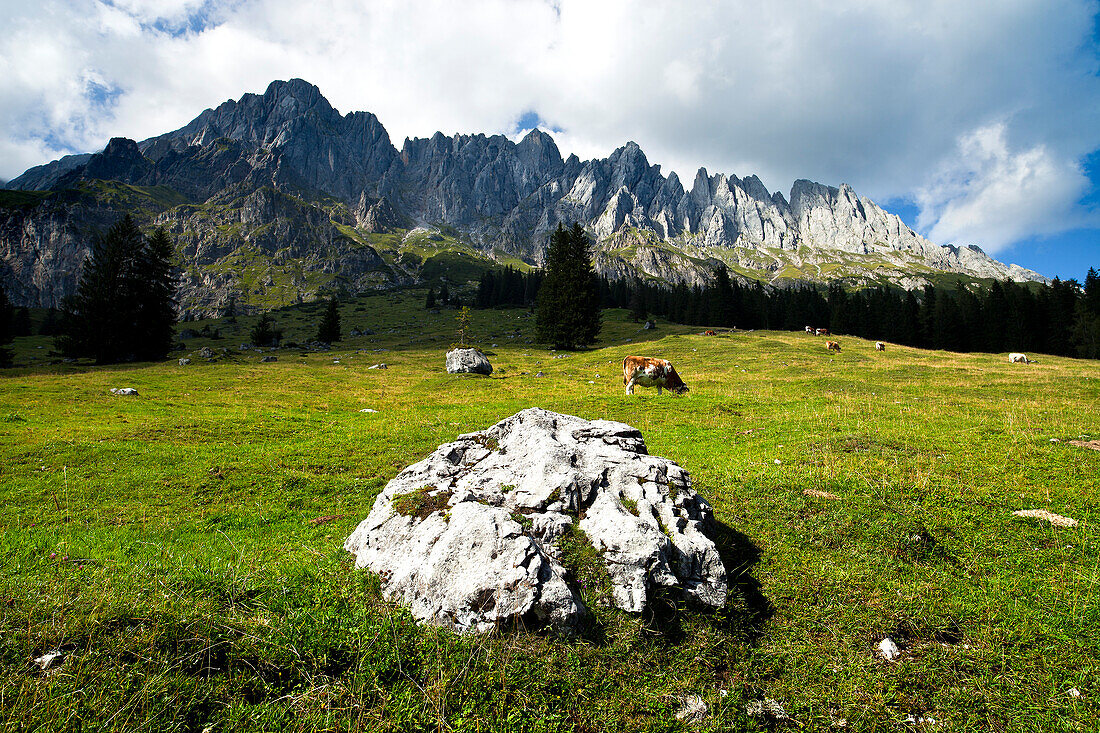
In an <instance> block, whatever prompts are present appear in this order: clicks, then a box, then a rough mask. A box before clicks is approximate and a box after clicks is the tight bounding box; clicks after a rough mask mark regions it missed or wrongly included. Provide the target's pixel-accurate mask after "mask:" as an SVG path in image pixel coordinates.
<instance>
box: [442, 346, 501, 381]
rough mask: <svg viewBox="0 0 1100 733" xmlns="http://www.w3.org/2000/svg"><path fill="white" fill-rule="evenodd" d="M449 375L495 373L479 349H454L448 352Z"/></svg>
mask: <svg viewBox="0 0 1100 733" xmlns="http://www.w3.org/2000/svg"><path fill="white" fill-rule="evenodd" d="M447 373H448V374H485V375H486V376H488V375H489V374H492V373H493V365H492V364H490V363H489V359H488V358H486V356H485V354H483V353H481V351H479V350H478V349H453V350H451V351H448V352H447Z"/></svg>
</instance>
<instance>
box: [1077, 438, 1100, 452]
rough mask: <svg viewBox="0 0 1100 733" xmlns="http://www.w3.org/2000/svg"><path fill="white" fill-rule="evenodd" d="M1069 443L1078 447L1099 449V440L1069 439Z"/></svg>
mask: <svg viewBox="0 0 1100 733" xmlns="http://www.w3.org/2000/svg"><path fill="white" fill-rule="evenodd" d="M1069 444H1070V445H1075V446H1077V447H1078V448H1088V449H1089V450H1100V440H1071V441H1070V442H1069Z"/></svg>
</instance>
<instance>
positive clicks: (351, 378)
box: [0, 290, 1100, 731]
mask: <svg viewBox="0 0 1100 733" xmlns="http://www.w3.org/2000/svg"><path fill="white" fill-rule="evenodd" d="M424 294H425V293H424V291H423V290H420V291H409V292H405V293H397V294H388V295H379V296H374V297H368V298H361V299H359V300H356V301H351V302H348V303H345V304H343V305H342V306H341V313H342V323H343V328H344V331H345V334H347V333H348V332H349V331H350V329H351V328H353V327H359V328H363V327H369V328H371V329H373V330H374V331H375V334H374V335H371V336H365V337H360V338H356V339H350V338H349V339H347V340H346V341H345V342H341V343H339V344H337V345H336V347H335V348H334V349H333V350H332V351H331V352H327V353H320V354H318V353H306V352H302V351H299V350H293V349H290V350H288V349H284V350H280V351H279V352H278V356H279V361H278V362H276V363H269V364H261V363H259V358H260V354H257V353H255V352H240V351H238V350H237V349H236V346H237V344H238V343H239V342H240V341H246V340H247V332H248V330H249V329H250V328H251V325H252V322H253V321H254V318H248V317H241V318H240V319H239V322H238V323H237V324H226V323H224V322H223V323H217V322H211V324H212V325H213V326H215V327H218V328H220V329H221V332H222V336H223V338H221V339H218V340H214V339H202V338H195V339H191V340H188V341H186V342H185V343H186V347H187V350H186V352H182V353H179V354H175V355H173V358H172V359H171V360H169V361H166V362H164V363H157V364H132V365H123V366H117V367H103V368H95V367H91V366H90V365H87V364H83V363H77V364H50V363H49V362H50V361H52V360H53V358H52V357H50V356H49V355H48V351H49V341H48V339H44V338H43V337H27V338H20V339H17V341H16V343H15V345H14V349H15V352H16V359H17V367H16V368H15V369H11V370H7V371H5V372H4V373H3V376H0V498H2V501H0V527H2V529H3V532H2V534H0V701H2V702H0V728H3V729H11V730H76V729H80V730H195V731H201V730H203V729H205V728H208V727H209V728H210V729H211V730H213V731H218V730H371V731H374V730H381V731H561V730H566V731H675V730H683V729H686V726H684V725H682V724H681V723H679V722H678V721H677V720H676V719H675V715H674V714H675V711H676V710H677V709H678V707H679V702H678V699H679V698H680V697H682V696H685V695H699V696H701V697H702V698H703V700H704V701H705V702H706V704H707V706H708V715H707V718H706V719H705V721H704V722H703V723H702V724H700V725H699V726H698V727H699V728H700V729H702V730H713V731H719V730H723V731H724V730H766V729H769V727H770V726H773V725H774V726H775V727H777V728H779V729H790V730H839V728H833V727H831V726H832V723H833V721H835V720H836V719H839V718H844V719H846V720H847V723H848V726H847V728H846V729H847V730H858V731H869V730H870V731H874V730H881V731H896V730H899V729H906V728H905V727H904V726H902V725H901V721H904V720H905V719H906V717H907V716H908V715H913V716H914V717H921V716H925V717H931V718H934V719H935V720H936V721H937V725H936V726H935V727H934V728H930V729H931V730H952V731H955V730H961V731H1078V730H1079V731H1091V730H1095V727H1096V720H1097V719H1098V716H1100V685H1097V683H1096V681H1095V680H1096V679H1097V673H1098V671H1100V659H1098V656H1100V654H1098V652H1097V649H1100V610H1098V608H1100V606H1098V598H1100V588H1098V583H1100V565H1098V562H1097V557H1098V556H1100V532H1098V531H1097V529H1096V527H1097V524H1098V523H1100V452H1095V451H1089V450H1086V449H1082V448H1076V447H1073V446H1070V445H1068V441H1069V440H1071V439H1076V438H1078V437H1080V436H1084V435H1087V436H1090V437H1091V438H1098V437H1100V423H1098V416H1097V415H1098V411H1097V410H1096V405H1097V404H1100V365H1098V364H1097V362H1088V361H1079V360H1071V359H1061V358H1057V357H1045V358H1044V359H1043V360H1042V363H1040V364H1033V365H1027V366H1024V365H1011V364H1008V363H1007V361H1006V359H1005V356H1004V355H1003V354H953V353H947V352H929V351H921V350H917V349H909V348H906V347H902V346H895V345H890V346H889V347H888V350H887V351H886V352H884V353H877V352H875V351H874V348H873V343H872V342H865V341H862V340H860V339H855V338H844V337H842V338H841V339H840V340H841V342H842V345H843V347H844V351H843V352H842V353H841V354H839V355H830V354H828V353H826V352H825V350H824V348H823V347H822V340H821V339H817V338H814V337H811V336H808V335H806V334H800V333H780V332H753V333H733V334H730V335H728V336H727V335H722V336H718V337H702V336H698V335H696V333H697V331H698V330H701V329H688V328H686V327H678V326H672V325H669V324H666V323H663V322H661V323H659V324H658V325H659V328H657V329H656V330H655V331H652V332H651V331H643V330H641V329H640V327H639V325H638V324H634V323H630V322H629V321H628V320H627V317H626V313H625V311H608V312H605V314H604V318H605V327H604V332H603V334H602V337H603V340H602V341H601V342H600V343H599V344H598V345H597V348H594V349H592V350H590V351H584V352H578V353H570V354H568V356H567V358H560V359H555V358H553V357H555V356H560V354H556V353H552V352H550V351H548V350H547V349H546V348H545V347H540V346H538V345H537V344H533V343H526V341H527V339H529V338H531V333H532V328H533V318H531V317H529V314H527V313H526V312H524V311H521V310H501V311H475V312H474V321H473V325H472V338H473V340H474V342H475V345H477V346H479V347H481V348H483V349H485V350H487V352H488V353H489V354H490V357H489V358H490V359H491V360H492V362H493V365H494V367H495V368H496V371H494V374H493V375H492V377H490V378H471V377H459V376H450V375H447V374H446V373H445V372H444V371H443V352H444V350H445V349H446V348H447V346H448V345H449V343H450V342H451V341H453V340H454V338H455V331H456V330H457V323H456V321H455V315H456V314H455V312H454V311H451V310H443V311H442V312H441V313H438V314H433V313H430V312H428V311H426V310H424V309H423V307H422V305H423V301H424ZM323 308H324V304H310V305H306V306H300V307H295V308H288V309H285V310H283V311H280V312H277V313H276V314H275V317H276V321H277V322H278V324H279V325H280V326H281V327H283V328H284V329H285V330H286V331H287V338H288V339H294V340H299V341H301V340H304V339H305V338H307V337H311V336H312V333H313V332H315V331H316V327H317V323H318V321H319V320H320V316H321V313H322V310H323ZM35 315H36V317H37V316H38V314H35ZM205 323H206V322H198V323H188V324H182V325H181V327H187V328H190V329H193V330H198V329H199V328H201V326H202V325H205ZM509 337H511V338H509ZM628 339H629V341H628ZM643 341H644V343H641V342H643ZM493 344H496V345H495V346H494V345H493ZM204 345H206V346H211V347H213V348H215V351H216V352H217V353H218V354H219V356H218V358H217V359H216V360H215V361H214V362H211V363H208V362H205V361H204V360H202V359H201V358H197V356H194V355H195V354H197V351H198V349H199V348H200V347H201V346H204ZM37 346H43V347H44V348H42V349H38V348H36V347H37ZM222 347H230V348H229V353H228V354H225V355H222V354H221V351H220V350H221V348H222ZM380 350H384V351H380ZM632 353H640V354H646V355H651V356H659V357H667V358H670V359H672V360H673V362H674V363H675V364H676V367H677V371H678V372H679V373H680V374H681V375H682V376H683V377H684V379H685V380H686V381H687V382H688V384H689V385H690V386H691V392H690V394H689V395H688V396H686V397H682V398H677V397H673V396H670V395H668V394H665V395H663V396H661V397H658V396H657V395H656V392H655V390H646V389H639V390H638V394H637V395H634V396H632V397H627V396H625V395H624V394H623V392H622V381H621V376H620V374H619V373H618V372H619V368H620V367H619V362H620V361H621V360H622V358H623V357H624V356H626V355H627V354H632ZM185 355H193V356H192V358H193V359H194V362H193V363H192V364H191V365H189V366H186V367H180V366H178V365H177V363H176V357H177V356H185ZM336 361H338V362H339V363H334V362H336ZM378 362H386V363H387V365H388V369H386V370H369V369H368V367H369V366H371V365H372V364H376V363H378ZM538 371H542V372H543V373H544V374H545V375H546V376H545V377H542V378H535V376H534V374H535V373H536V372H538ZM597 375H598V376H597ZM122 386H132V387H135V388H137V389H138V391H139V393H140V394H139V396H137V397H130V398H125V397H113V396H111V395H110V394H108V389H109V388H111V387H122ZM531 406H540V407H544V408H547V409H551V410H557V411H560V412H566V413H570V414H575V415H580V416H582V417H585V418H590V419H594V418H607V419H613V420H622V421H624V422H628V423H630V424H631V425H634V426H635V427H637V428H639V429H640V430H641V431H642V433H643V435H644V436H645V439H646V443H647V445H648V448H649V451H650V452H651V453H652V454H654V455H660V456H665V457H668V458H671V459H673V460H675V461H676V462H677V463H679V464H680V465H682V466H684V467H685V468H686V469H687V470H688V471H690V473H691V475H692V480H693V486H694V487H695V489H696V490H698V491H699V492H700V493H701V494H702V495H703V496H704V497H706V498H707V499H708V500H709V501H710V502H711V503H712V504H713V506H714V511H715V517H716V519H717V522H718V524H717V527H716V539H717V541H718V544H719V546H720V549H721V551H722V553H723V558H724V560H725V562H726V565H727V568H728V569H729V571H730V577H731V591H730V596H729V603H728V606H727V608H725V609H723V610H722V611H719V612H716V613H710V614H707V613H702V612H699V611H697V610H693V609H689V608H685V607H684V606H683V604H682V603H680V602H678V601H676V600H675V599H673V598H660V599H658V602H657V603H656V604H655V607H654V608H653V609H652V611H650V612H647V613H646V614H643V615H642V616H637V617H636V616H631V615H628V614H623V613H619V612H617V611H613V610H611V609H609V608H607V607H606V606H604V605H601V604H600V602H599V600H600V598H603V597H605V595H606V587H605V585H606V579H605V578H603V577H602V576H601V569H602V566H601V563H600V562H599V559H598V556H597V555H596V554H595V550H594V549H593V548H592V547H591V545H590V544H588V543H586V542H585V541H584V538H583V536H582V535H580V533H573V534H571V535H569V536H568V537H566V538H563V539H562V540H561V542H562V544H563V551H564V553H565V556H566V558H567V563H568V566H569V568H570V571H571V576H572V578H573V580H574V581H575V582H576V583H577V588H578V591H579V592H581V593H582V595H584V596H585V597H586V598H587V599H588V600H589V601H590V603H591V605H592V607H593V609H594V610H593V617H592V618H591V619H590V620H589V622H588V623H587V624H586V625H585V627H584V628H583V629H582V631H581V633H579V634H578V635H576V636H574V637H561V636H557V635H555V634H552V633H549V632H546V631H539V630H527V631H524V630H516V629H501V630H499V631H498V632H494V633H491V634H486V635H480V636H457V635H455V634H453V633H451V632H446V631H441V630H437V629H431V628H421V627H418V626H417V625H415V624H414V623H413V622H412V620H411V617H410V616H409V614H408V613H407V611H405V610H404V609H402V608H401V607H400V606H396V605H393V604H390V603H388V602H386V601H385V600H384V599H383V598H382V597H381V595H380V591H379V584H378V580H377V578H375V577H374V576H372V575H371V574H370V573H369V572H366V571H363V570H356V569H355V568H354V567H353V562H352V558H351V556H349V555H348V554H347V553H346V552H344V550H343V549H342V547H341V545H342V542H343V540H344V538H346V537H347V536H348V534H350V533H351V531H352V530H353V529H354V527H355V525H356V524H357V522H358V521H359V520H361V519H363V518H365V517H366V515H367V513H368V512H369V511H370V508H371V505H372V503H373V501H374V498H375V496H377V494H378V492H379V491H380V490H381V489H382V487H383V486H384V485H385V484H386V482H387V481H388V480H390V479H391V478H393V477H394V476H395V475H396V474H397V473H398V472H399V471H400V470H401V469H402V468H404V467H405V466H407V465H409V464H410V463H412V462H414V461H416V460H419V459H420V458H422V457H423V456H425V455H426V454H428V453H429V452H431V451H432V450H433V449H434V448H435V447H436V446H438V445H440V444H441V443H444V442H447V441H450V440H453V439H454V438H455V437H456V436H457V435H459V434H461V433H466V432H471V431H475V430H479V429H483V428H485V427H487V426H489V425H491V424H493V423H494V422H496V421H498V420H500V419H502V418H504V417H507V416H508V415H511V414H513V413H514V412H516V411H518V410H520V409H523V408H526V407H531ZM364 408H371V409H375V410H378V412H377V413H363V412H360V410H361V409H364ZM1052 438H1056V439H1058V441H1059V442H1053V443H1052V442H1051V439H1052ZM807 489H810V490H815V491H818V492H827V493H829V494H831V495H833V496H835V497H837V498H834V499H829V498H822V497H818V496H810V495H806V494H804V493H803V491H804V490H807ZM1025 508H1045V509H1049V510H1050V511H1053V512H1055V513H1058V514H1063V515H1067V516H1070V517H1073V518H1075V519H1077V520H1078V521H1079V522H1080V525H1079V526H1077V527H1075V528H1069V529H1057V528H1053V527H1051V526H1049V525H1046V524H1042V523H1040V522H1037V521H1035V520H1023V519H1019V518H1015V517H1013V516H1012V514H1011V512H1012V511H1014V510H1016V509H1025ZM581 583H584V585H583V586H581V585H580V584H581ZM884 635H890V636H891V637H892V638H893V639H894V640H895V641H896V642H897V643H898V644H899V646H901V648H902V652H903V654H902V657H901V659H900V660H899V661H897V662H893V663H888V662H884V661H881V660H878V659H876V657H875V656H874V647H875V645H876V644H877V643H878V641H879V640H881V638H882V637H883V636H884ZM53 649H60V650H61V651H62V652H64V653H65V654H66V661H65V662H64V664H63V665H62V666H61V667H59V668H58V669H57V670H56V672H52V673H42V672H40V671H38V670H37V668H36V667H35V666H34V665H33V664H32V662H31V660H32V659H34V658H36V657H38V656H39V655H41V654H43V653H44V652H46V651H50V650H53ZM1073 688H1076V689H1077V690H1079V691H1080V693H1081V696H1080V697H1073V696H1071V695H1070V692H1069V691H1070V690H1071V689H1073ZM765 698H771V699H774V700H777V701H779V702H780V703H781V704H782V706H783V708H784V710H785V711H786V712H787V713H788V714H789V715H790V717H791V719H792V721H790V722H787V723H782V722H776V721H768V720H764V719H757V718H750V717H749V716H747V715H746V713H745V706H746V705H747V704H748V703H749V701H752V700H760V699H765Z"/></svg>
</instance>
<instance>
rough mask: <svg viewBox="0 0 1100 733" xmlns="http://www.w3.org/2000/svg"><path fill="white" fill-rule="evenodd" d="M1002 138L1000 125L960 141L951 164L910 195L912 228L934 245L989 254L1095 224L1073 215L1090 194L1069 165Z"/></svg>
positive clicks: (1084, 181) (1078, 170) (1076, 167)
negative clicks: (917, 210)
mask: <svg viewBox="0 0 1100 733" xmlns="http://www.w3.org/2000/svg"><path fill="white" fill-rule="evenodd" d="M1006 137H1007V135H1006V129H1005V125H1003V124H996V125H990V126H988V127H983V128H980V129H978V130H975V131H974V132H972V133H970V134H968V135H965V136H963V137H962V138H961V139H960V140H959V143H958V154H957V156H956V157H954V158H952V159H951V160H950V162H948V163H946V164H945V165H944V167H943V168H942V169H941V170H940V171H939V173H938V175H937V176H936V177H935V178H934V180H933V181H932V183H931V185H929V186H927V187H925V188H922V189H921V190H919V191H918V192H917V201H918V202H919V204H920V207H921V216H920V221H919V224H920V226H921V228H922V229H927V230H928V231H929V236H930V238H931V239H932V240H933V241H935V242H942V243H948V242H953V243H958V244H972V243H975V242H980V243H981V246H982V247H983V248H984V249H985V250H986V251H987V252H996V251H998V250H1001V249H1004V248H1005V247H1007V246H1009V245H1011V244H1013V243H1014V242H1016V241H1019V240H1020V239H1023V238H1025V237H1032V236H1043V235H1049V234H1055V233H1058V232H1062V231H1066V230H1069V229H1074V228H1078V227H1081V226H1085V225H1086V224H1096V223H1098V222H1097V221H1096V220H1095V219H1094V218H1093V217H1091V216H1089V215H1088V214H1086V213H1085V212H1082V211H1079V210H1078V209H1077V207H1076V203H1077V202H1078V201H1079V200H1080V199H1081V198H1082V197H1083V196H1084V195H1085V193H1086V192H1087V191H1088V188H1089V180H1088V177H1087V176H1086V175H1085V174H1084V173H1083V172H1082V171H1081V167H1080V165H1079V164H1078V163H1077V162H1076V161H1074V160H1071V159H1070V160H1067V159H1058V158H1057V156H1056V155H1054V154H1053V153H1052V152H1051V151H1050V150H1048V149H1047V148H1046V146H1044V145H1037V146H1035V147H1032V148H1027V149H1024V150H1019V151H1013V150H1011V149H1010V148H1009V145H1008V142H1007V140H1006ZM1090 220H1091V221H1090Z"/></svg>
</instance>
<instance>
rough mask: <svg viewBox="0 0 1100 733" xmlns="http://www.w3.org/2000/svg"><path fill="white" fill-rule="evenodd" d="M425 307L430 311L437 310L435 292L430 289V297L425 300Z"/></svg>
mask: <svg viewBox="0 0 1100 733" xmlns="http://www.w3.org/2000/svg"><path fill="white" fill-rule="evenodd" d="M424 307H425V308H427V309H428V310H431V309H432V308H435V291H434V290H433V289H431V288H428V297H427V298H426V299H425V300H424Z"/></svg>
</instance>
